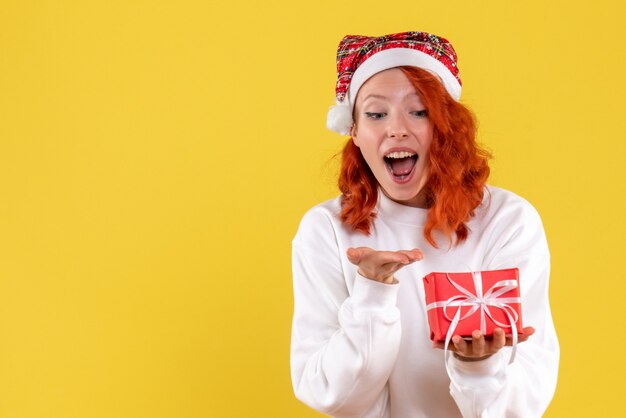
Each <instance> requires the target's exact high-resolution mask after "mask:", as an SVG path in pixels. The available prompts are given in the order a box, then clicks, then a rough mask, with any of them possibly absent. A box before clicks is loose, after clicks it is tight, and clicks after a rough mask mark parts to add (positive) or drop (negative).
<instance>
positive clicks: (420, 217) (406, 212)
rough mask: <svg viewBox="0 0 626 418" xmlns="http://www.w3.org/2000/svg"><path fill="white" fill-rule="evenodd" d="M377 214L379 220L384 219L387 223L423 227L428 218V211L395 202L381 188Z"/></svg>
mask: <svg viewBox="0 0 626 418" xmlns="http://www.w3.org/2000/svg"><path fill="white" fill-rule="evenodd" d="M376 213H377V216H378V217H379V218H384V219H385V220H387V221H392V222H398V223H403V224H408V225H415V226H423V225H424V223H425V222H426V217H427V216H428V209H422V208H414V207H412V206H406V205H402V204H400V203H397V202H394V201H393V200H391V199H390V198H388V197H387V196H385V194H384V193H383V191H382V190H381V189H380V187H379V188H378V203H377V204H376Z"/></svg>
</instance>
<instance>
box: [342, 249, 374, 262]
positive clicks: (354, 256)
mask: <svg viewBox="0 0 626 418" xmlns="http://www.w3.org/2000/svg"><path fill="white" fill-rule="evenodd" d="M366 250H369V248H366V247H358V248H348V251H346V255H347V256H348V261H349V262H351V263H352V264H354V265H358V264H359V263H360V262H361V259H362V258H363V253H364V252H365V251H366Z"/></svg>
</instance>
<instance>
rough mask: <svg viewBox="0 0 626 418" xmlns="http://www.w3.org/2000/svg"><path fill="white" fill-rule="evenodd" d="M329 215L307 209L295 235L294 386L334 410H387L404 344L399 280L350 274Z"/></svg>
mask: <svg viewBox="0 0 626 418" xmlns="http://www.w3.org/2000/svg"><path fill="white" fill-rule="evenodd" d="M330 216H332V215H330V214H328V213H325V212H323V211H315V209H314V210H313V211H310V212H309V213H308V214H307V215H305V217H304V219H303V220H302V222H301V224H300V228H299V230H298V233H297V234H296V237H295V238H294V241H293V285H294V317H293V324H292V339H291V375H292V383H293V387H294V391H295V394H296V397H297V398H298V399H299V400H301V401H302V402H304V403H306V404H307V405H309V406H310V407H312V408H314V409H316V410H318V411H320V412H324V413H326V414H329V415H332V416H336V417H384V416H387V412H386V411H387V403H388V397H389V395H388V389H387V380H388V378H389V375H390V374H391V370H392V368H393V365H394V363H395V360H396V357H397V354H398V348H399V344H400V332H401V331H400V314H399V311H398V309H397V307H396V299H397V293H398V286H397V285H388V284H383V283H379V282H376V281H373V280H369V279H366V278H364V277H362V276H360V275H358V274H356V273H354V270H351V271H352V273H350V272H349V273H347V274H348V276H347V277H348V278H350V280H346V275H345V274H344V271H343V267H342V263H341V256H340V251H342V250H340V248H339V245H338V243H337V237H336V234H335V232H334V229H333V225H332V222H331V219H330ZM350 287H351V289H350Z"/></svg>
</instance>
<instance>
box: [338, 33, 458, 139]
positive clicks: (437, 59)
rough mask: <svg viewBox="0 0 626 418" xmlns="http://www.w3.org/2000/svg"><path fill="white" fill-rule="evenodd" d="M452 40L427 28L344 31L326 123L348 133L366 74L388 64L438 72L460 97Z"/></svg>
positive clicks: (441, 78) (448, 89) (445, 83)
mask: <svg viewBox="0 0 626 418" xmlns="http://www.w3.org/2000/svg"><path fill="white" fill-rule="evenodd" d="M456 61H457V57H456V52H455V51H454V48H452V44H450V42H448V41H447V40H446V39H444V38H441V37H439V36H437V35H433V34H430V33H426V32H402V33H394V34H391V35H384V36H379V37H369V36H360V35H347V36H345V37H344V38H343V39H342V40H341V42H340V43H339V48H338V49H337V85H336V88H335V91H336V99H337V104H336V105H335V106H332V107H331V108H330V110H329V111H328V118H327V120H326V126H327V127H328V129H330V130H331V131H334V132H337V133H339V134H341V135H348V134H349V133H350V130H351V129H352V124H353V120H352V111H353V109H354V100H355V98H356V95H357V93H358V91H359V89H360V88H361V86H362V85H363V83H365V82H366V81H367V79H368V78H370V77H371V76H373V75H374V74H376V73H379V72H381V71H384V70H387V69H389V68H394V67H400V66H404V65H409V66H414V67H420V68H423V69H425V70H428V71H430V72H432V73H433V74H435V75H437V76H438V77H439V79H440V80H441V82H442V83H443V85H444V87H445V88H446V90H447V91H448V93H450V96H452V97H453V98H454V99H455V100H459V98H460V97H461V78H460V77H459V69H458V67H457V64H456Z"/></svg>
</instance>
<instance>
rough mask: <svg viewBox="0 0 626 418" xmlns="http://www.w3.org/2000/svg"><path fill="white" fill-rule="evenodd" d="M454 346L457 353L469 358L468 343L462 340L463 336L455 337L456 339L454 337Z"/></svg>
mask: <svg viewBox="0 0 626 418" xmlns="http://www.w3.org/2000/svg"><path fill="white" fill-rule="evenodd" d="M452 344H453V345H454V351H456V352H457V353H459V354H460V355H462V356H468V355H469V353H468V348H469V346H468V344H467V342H466V341H465V340H464V339H463V338H461V336H459V335H455V336H454V337H452Z"/></svg>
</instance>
